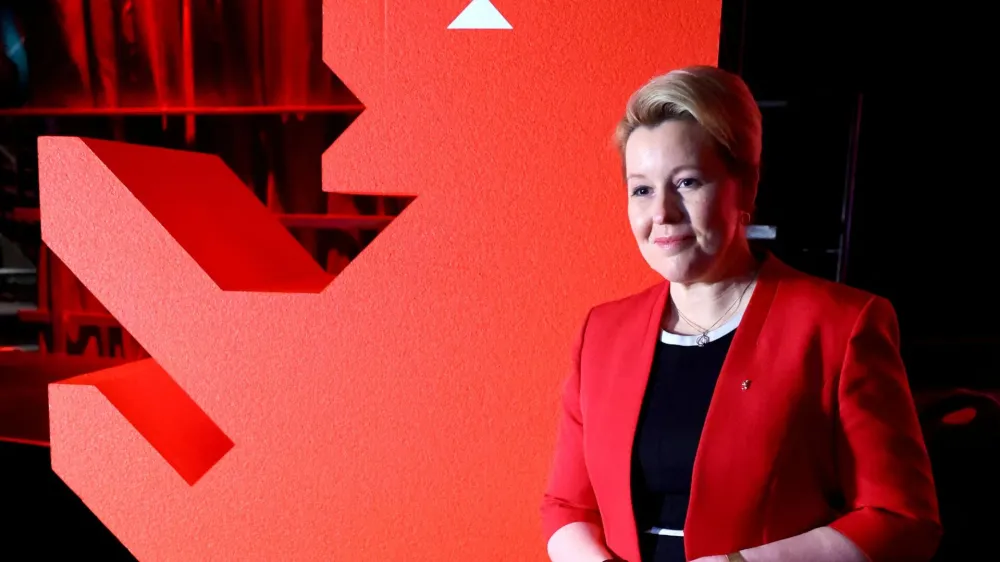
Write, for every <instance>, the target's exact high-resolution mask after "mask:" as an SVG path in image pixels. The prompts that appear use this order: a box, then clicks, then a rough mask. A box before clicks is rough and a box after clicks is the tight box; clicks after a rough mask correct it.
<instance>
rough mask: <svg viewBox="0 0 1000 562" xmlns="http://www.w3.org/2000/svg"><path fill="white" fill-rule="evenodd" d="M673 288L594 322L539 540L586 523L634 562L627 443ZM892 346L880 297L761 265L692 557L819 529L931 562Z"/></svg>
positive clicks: (934, 530) (706, 456) (709, 436)
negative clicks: (570, 525)
mask: <svg viewBox="0 0 1000 562" xmlns="http://www.w3.org/2000/svg"><path fill="white" fill-rule="evenodd" d="M667 293H668V284H667V283H666V282H664V283H661V284H659V285H656V286H654V287H652V288H650V289H648V290H646V291H644V292H642V293H639V294H637V295H634V296H631V297H628V298H625V299H622V300H619V301H615V302H611V303H606V304H603V305H600V306H597V307H595V308H594V309H593V310H591V312H590V314H589V315H588V316H587V321H586V322H585V324H584V326H583V329H582V330H581V333H580V335H579V338H578V339H577V341H576V344H575V347H574V353H573V359H574V361H573V369H572V372H571V374H570V377H569V379H568V381H567V383H566V386H565V390H564V393H563V398H562V414H561V417H560V422H559V431H558V438H557V443H556V452H555V462H554V467H553V471H552V475H551V477H550V480H549V483H548V488H547V491H546V493H545V497H544V501H543V505H542V520H543V527H544V531H545V538H546V540H548V539H549V538H550V537H551V536H552V534H553V533H555V532H556V531H557V530H558V529H559V528H561V527H562V526H564V525H566V524H568V523H572V522H574V521H589V522H593V523H596V524H598V525H600V526H602V527H603V529H604V533H605V541H606V543H607V545H608V547H609V548H610V549H611V550H612V551H613V552H614V553H615V554H616V556H618V557H620V558H623V559H625V560H628V561H631V562H638V561H639V543H638V534H637V533H638V531H637V529H636V525H635V519H634V515H633V511H632V502H631V493H630V474H631V461H632V442H633V438H634V436H635V431H636V424H637V421H638V418H639V409H640V407H641V405H642V400H643V394H644V392H645V389H646V382H647V379H648V377H649V373H650V369H651V366H652V361H653V351H654V349H655V347H656V341H657V339H658V337H659V332H660V321H661V316H662V314H663V311H664V308H665V304H666V299H667ZM898 339H899V335H898V328H897V322H896V315H895V312H894V310H893V308H892V305H890V304H889V302H888V301H886V300H885V299H882V298H879V297H875V296H872V295H870V294H867V293H864V292H862V291H860V290H857V289H852V288H850V287H847V286H844V285H839V284H835V283H831V282H828V281H824V280H821V279H817V278H815V277H811V276H808V275H805V274H803V273H800V272H797V271H795V270H793V269H791V268H790V267H788V266H786V265H784V264H782V263H781V262H779V261H778V260H777V259H776V258H774V257H770V256H769V257H768V258H767V259H766V260H765V263H764V265H763V267H762V269H761V272H760V275H759V278H758V283H757V288H756V289H755V290H754V293H753V296H752V297H751V300H750V303H749V305H748V307H747V309H746V312H745V313H744V315H743V319H742V321H741V323H740V326H739V329H737V331H736V334H735V337H734V339H733V341H732V346H731V347H730V350H729V354H728V356H727V357H726V360H725V363H724V365H723V368H722V372H721V374H720V375H719V380H718V383H717V384H716V387H715V393H714V395H713V397H712V401H711V405H710V407H709V410H708V417H707V419H706V420H705V425H704V428H703V430H702V437H701V442H700V444H699V447H698V451H697V454H696V455H695V463H694V474H693V475H692V483H691V499H690V503H689V507H688V514H687V521H686V524H685V527H684V546H685V549H686V551H687V556H688V558H689V559H694V558H699V557H701V556H708V555H718V554H726V553H729V552H733V551H736V550H741V549H746V548H751V547H755V546H760V545H763V544H766V543H769V542H773V541H777V540H781V539H784V538H788V537H792V536H795V535H798V534H801V533H804V532H807V531H809V530H811V529H814V528H817V527H822V526H825V525H828V526H830V527H833V528H834V529H836V530H837V531H839V532H840V533H842V534H844V535H845V536H847V537H848V538H849V539H851V540H852V541H853V542H854V544H856V545H857V546H858V547H860V548H861V549H862V550H863V551H864V552H865V553H866V554H867V555H868V557H869V558H870V559H871V560H872V561H873V562H882V561H890V560H892V561H896V560H900V561H902V560H928V559H930V558H931V557H932V556H933V554H934V551H935V550H936V548H937V544H938V541H939V538H940V534H941V527H940V522H939V518H938V507H937V499H936V496H935V490H934V483H933V480H932V477H931V469H930V462H929V460H928V457H927V451H926V448H925V446H924V442H923V438H922V436H921V431H920V426H919V425H918V422H917V416H916V411H915V408H914V406H913V399H912V397H911V395H910V390H909V385H908V383H907V380H906V373H905V371H904V369H903V363H902V360H901V359H900V355H899V351H898ZM744 381H750V384H749V387H748V388H747V389H746V390H744V389H743V387H744V386H745V385H744Z"/></svg>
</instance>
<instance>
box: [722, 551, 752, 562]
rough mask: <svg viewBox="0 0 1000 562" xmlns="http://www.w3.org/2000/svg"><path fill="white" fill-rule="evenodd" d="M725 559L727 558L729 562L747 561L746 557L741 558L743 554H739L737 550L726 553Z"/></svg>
mask: <svg viewBox="0 0 1000 562" xmlns="http://www.w3.org/2000/svg"><path fill="white" fill-rule="evenodd" d="M726 559H727V560H729V562H747V559H746V558H743V555H742V554H740V553H739V551H737V552H733V553H732V554H727V555H726Z"/></svg>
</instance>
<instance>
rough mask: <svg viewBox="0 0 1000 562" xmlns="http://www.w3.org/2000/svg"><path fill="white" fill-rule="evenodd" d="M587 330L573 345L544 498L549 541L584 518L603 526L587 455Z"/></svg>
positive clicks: (544, 529) (545, 529)
mask: <svg viewBox="0 0 1000 562" xmlns="http://www.w3.org/2000/svg"><path fill="white" fill-rule="evenodd" d="M589 318H590V316H589V315H588V317H587V319H588V320H589ZM586 329H587V322H586V321H585V322H584V324H583V328H582V329H581V330H580V333H579V335H578V336H577V337H576V341H575V342H574V344H573V361H572V367H571V370H570V373H569V377H568V378H567V379H566V382H565V384H564V386H563V391H562V405H561V408H560V415H559V424H558V429H557V434H556V447H555V459H554V461H553V465H552V472H551V474H550V476H549V481H548V486H547V487H546V490H545V495H544V497H543V499H542V529H543V532H544V534H545V541H546V542H548V540H549V539H550V538H552V535H553V534H555V532H556V531H558V530H559V529H561V528H562V527H564V526H566V525H568V524H569V523H574V522H578V521H583V522H588V523H594V524H596V525H598V526H600V525H601V516H600V512H599V511H598V508H597V499H596V497H595V496H594V489H593V487H592V486H591V483H590V475H589V473H588V472H587V465H586V463H585V462H584V457H583V418H582V415H581V412H580V355H581V351H582V349H583V338H584V333H585V332H586Z"/></svg>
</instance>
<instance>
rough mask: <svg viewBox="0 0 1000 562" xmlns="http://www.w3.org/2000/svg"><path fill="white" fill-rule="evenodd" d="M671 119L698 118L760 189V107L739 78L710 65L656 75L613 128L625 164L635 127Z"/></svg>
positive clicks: (733, 166) (730, 162) (736, 170)
mask: <svg viewBox="0 0 1000 562" xmlns="http://www.w3.org/2000/svg"><path fill="white" fill-rule="evenodd" d="M673 119H691V120H694V121H696V122H698V124H699V125H701V126H702V127H703V128H704V129H705V131H707V132H708V134H709V135H711V137H712V138H713V139H715V142H716V144H717V145H718V147H719V154H720V155H721V156H722V158H723V160H724V161H725V162H726V164H727V166H728V167H729V169H730V171H731V172H732V173H733V174H734V175H736V176H737V177H739V178H740V179H741V180H742V181H744V182H748V183H746V185H747V186H748V187H750V188H751V189H756V187H757V179H758V175H759V171H760V147H761V117H760V109H758V108H757V102H756V100H754V98H753V94H751V93H750V88H748V87H747V85H746V83H745V82H743V80H742V79H741V78H740V77H739V76H737V75H735V74H732V73H730V72H726V71H725V70H722V69H719V68H715V67H712V66H691V67H687V68H682V69H679V70H674V71H671V72H669V73H667V74H664V75H662V76H657V77H656V78H653V79H652V80H650V81H649V82H647V83H646V85H644V86H643V87H641V88H639V89H638V90H637V91H636V92H635V93H634V94H632V97H631V98H629V100H628V105H627V106H626V108H625V116H624V117H622V120H621V121H620V122H619V123H618V128H617V129H616V131H615V143H616V144H617V146H618V151H619V154H620V155H621V156H622V164H623V166H624V156H625V143H626V142H628V138H629V136H631V134H632V132H633V131H635V130H636V129H637V128H639V127H655V126H657V125H659V124H661V123H663V122H665V121H670V120H673Z"/></svg>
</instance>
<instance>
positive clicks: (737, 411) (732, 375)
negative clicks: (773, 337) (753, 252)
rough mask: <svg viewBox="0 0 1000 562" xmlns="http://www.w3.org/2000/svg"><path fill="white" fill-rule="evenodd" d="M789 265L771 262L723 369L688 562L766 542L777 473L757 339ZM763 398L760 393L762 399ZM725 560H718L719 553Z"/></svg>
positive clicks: (691, 519)
mask: <svg viewBox="0 0 1000 562" xmlns="http://www.w3.org/2000/svg"><path fill="white" fill-rule="evenodd" d="M782 269H783V264H781V263H780V262H779V261H778V260H777V259H776V258H774V257H773V256H770V255H768V256H767V258H766V259H765V260H764V263H763V264H762V265H761V271H760V274H759V276H758V279H757V287H756V288H755V289H754V292H753V295H752V296H751V297H750V303H749V304H748V305H747V309H746V311H745V312H744V313H743V319H742V320H741V321H740V326H739V328H738V329H737V330H736V334H735V336H734V337H733V341H732V344H731V346H730V348H729V353H728V354H727V356H726V360H725V362H724V363H723V366H722V371H721V372H720V374H719V379H718V381H717V382H716V386H715V390H714V392H713V394H712V401H711V404H710V405H709V409H708V415H707V417H706V419H705V425H704V426H703V428H702V434H701V440H700V441H699V444H698V450H697V453H696V455H695V462H694V472H693V474H692V480H691V497H690V500H689V505H688V513H687V521H686V522H685V526H684V545H685V550H686V552H687V555H688V557H689V558H697V557H701V556H707V555H718V554H725V553H726V552H731V551H733V550H736V549H741V548H746V547H747V546H748V545H749V544H753V541H755V540H757V537H759V529H757V528H756V526H755V525H754V522H756V521H757V520H758V517H756V513H755V511H756V509H757V506H758V503H759V498H761V497H763V496H762V493H761V488H762V487H764V486H766V485H767V482H768V481H769V474H770V471H771V466H770V462H771V460H773V459H772V458H771V457H770V456H769V455H768V451H767V449H768V443H767V439H768V438H769V436H768V435H767V434H766V432H765V431H758V429H760V428H759V427H757V426H758V425H759V424H766V417H767V406H768V405H767V399H766V394H767V391H768V390H769V389H768V388H767V382H768V381H767V380H766V371H765V369H766V365H765V364H764V363H762V362H761V357H759V356H758V353H757V351H758V339H759V338H760V336H761V332H762V329H763V327H764V324H765V321H766V319H767V316H768V312H769V310H770V309H771V305H772V303H773V301H774V297H775V293H776V292H777V289H778V285H779V283H780V278H781V272H782ZM755 391H756V392H755ZM720 548H722V549H725V551H724V552H712V550H713V549H715V550H718V549H720Z"/></svg>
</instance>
